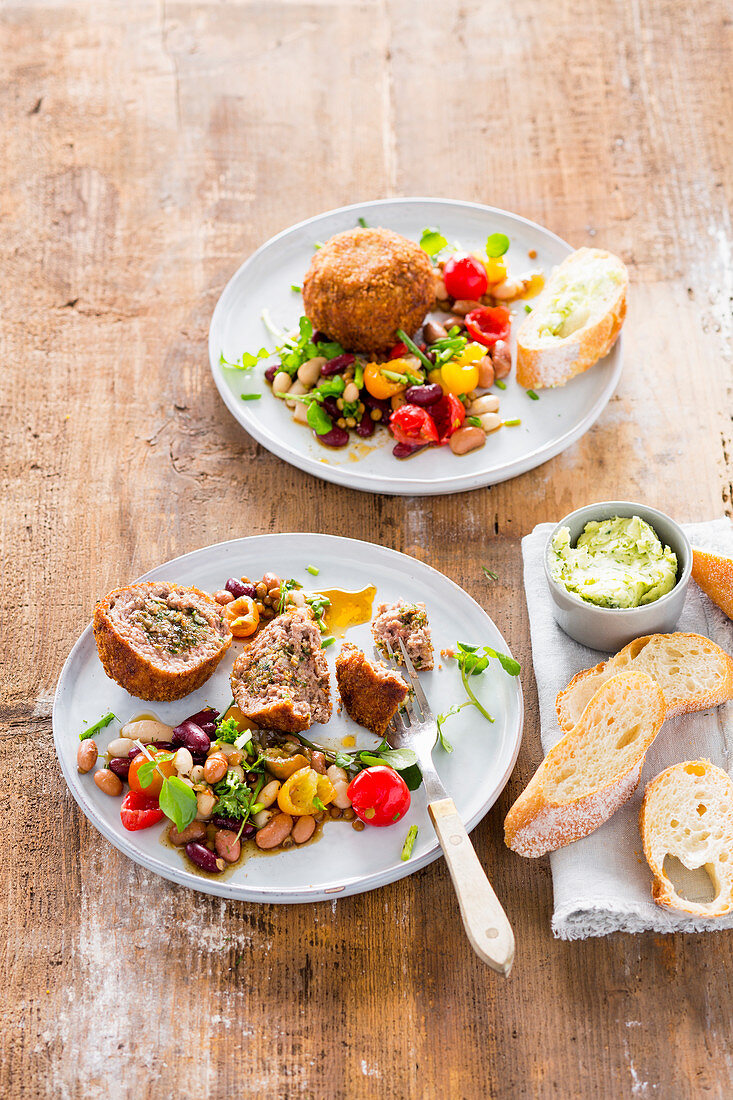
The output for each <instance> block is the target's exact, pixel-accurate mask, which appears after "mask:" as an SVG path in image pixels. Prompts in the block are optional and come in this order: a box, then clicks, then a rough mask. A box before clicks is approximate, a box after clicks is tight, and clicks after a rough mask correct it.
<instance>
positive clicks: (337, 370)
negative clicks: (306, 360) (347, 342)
mask: <svg viewBox="0 0 733 1100" xmlns="http://www.w3.org/2000/svg"><path fill="white" fill-rule="evenodd" d="M354 358H355V357H354V356H353V355H352V354H351V352H348V351H347V352H344V354H343V355H337V356H336V358H335V359H327V360H326V362H325V363H324V364H323V366H322V367H321V374H322V375H323V377H324V378H330V377H331V375H332V374H341V372H342V371H345V370H346V368H347V367H350V366H351V364H352V363H353V362H354Z"/></svg>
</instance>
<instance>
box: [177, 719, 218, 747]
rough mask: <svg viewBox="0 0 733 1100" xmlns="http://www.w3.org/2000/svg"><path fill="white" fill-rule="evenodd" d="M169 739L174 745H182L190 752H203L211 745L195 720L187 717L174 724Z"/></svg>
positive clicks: (209, 739)
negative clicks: (177, 724)
mask: <svg viewBox="0 0 733 1100" xmlns="http://www.w3.org/2000/svg"><path fill="white" fill-rule="evenodd" d="M171 741H172V742H173V744H174V745H175V746H177V745H183V746H184V747H185V748H187V749H188V750H189V752H192V753H205V752H208V751H209V748H210V746H211V738H210V737H209V735H208V734H207V733H204V731H203V730H202V729H201V726H199V725H198V723H197V722H193V721H192V720H191V719H190V718H187V719H186V721H185V722H181V724H180V726H176V728H175V729H174V730H173V733H172V734H171Z"/></svg>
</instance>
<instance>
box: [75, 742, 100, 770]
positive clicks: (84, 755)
mask: <svg viewBox="0 0 733 1100" xmlns="http://www.w3.org/2000/svg"><path fill="white" fill-rule="evenodd" d="M98 756H99V752H98V751H97V742H96V741H82V743H81V745H79V748H78V750H77V753H76V768H77V771H80V772H81V774H82V775H86V773H87V772H90V771H91V770H92V768H93V767H94V765H95V764H96V763H97V757H98Z"/></svg>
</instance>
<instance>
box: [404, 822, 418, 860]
mask: <svg viewBox="0 0 733 1100" xmlns="http://www.w3.org/2000/svg"><path fill="white" fill-rule="evenodd" d="M416 840H417V825H411V826H410V828H409V829H408V830H407V836H406V837H405V843H404V844H403V845H402V855H401V856H400V859H401V860H403V861H404V862H407V860H408V859H409V858H410V856H411V855H412V849H413V848H414V847H415V841H416Z"/></svg>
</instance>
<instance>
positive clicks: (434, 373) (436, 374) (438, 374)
mask: <svg viewBox="0 0 733 1100" xmlns="http://www.w3.org/2000/svg"><path fill="white" fill-rule="evenodd" d="M428 382H433V383H435V382H437V383H438V385H439V386H441V387H442V389H443V393H448V392H449V390H448V387H447V386H446V384H445V382H444V381H443V372H442V371H441V369H440V367H435V368H434V369H433V370H431V371H430V374H429V375H428Z"/></svg>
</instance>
